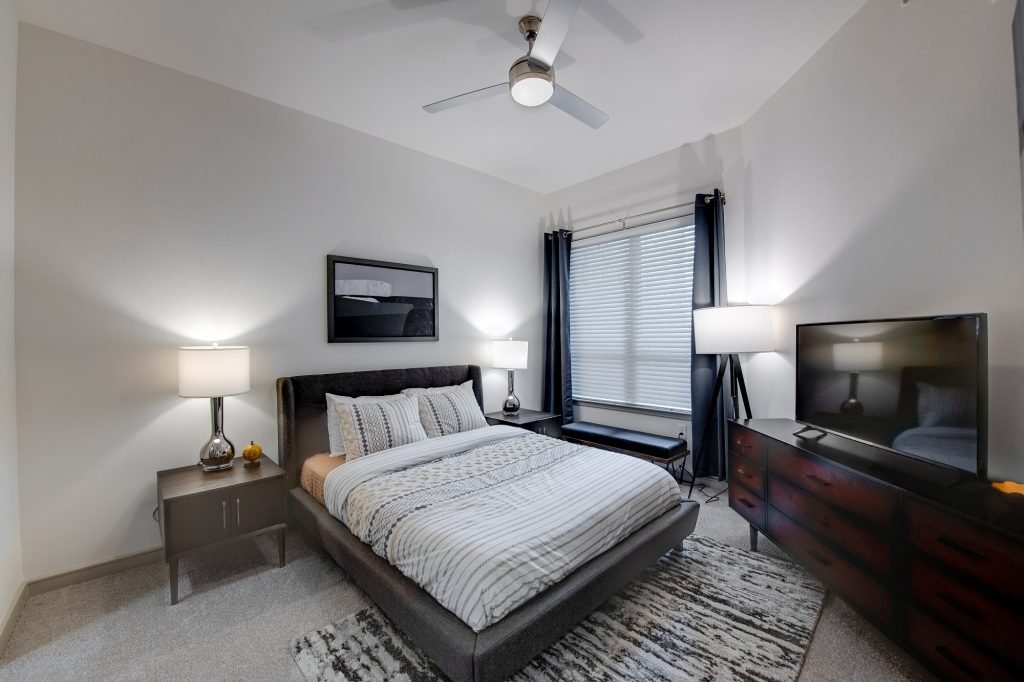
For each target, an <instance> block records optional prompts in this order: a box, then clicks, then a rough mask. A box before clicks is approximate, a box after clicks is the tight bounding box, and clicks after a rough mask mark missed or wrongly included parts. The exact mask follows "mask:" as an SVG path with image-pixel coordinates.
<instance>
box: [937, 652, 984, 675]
mask: <svg viewBox="0 0 1024 682" xmlns="http://www.w3.org/2000/svg"><path fill="white" fill-rule="evenodd" d="M935 650H936V651H938V652H939V654H941V655H942V657H943V658H945V659H946V660H947V661H949V662H950V663H952V664H953V665H955V666H956V667H957V668H960V670H961V671H963V672H964V674H966V675H967V676H968V677H970V678H971V679H972V680H980V679H981V674H979V673H978V671H977V670H975V669H974V668H972V667H971V666H969V665H967V663H965V662H964V661H963V659H961V658H960V657H959V656H957V655H956V654H954V653H953V652H952V651H951V650H950V648H949V647H948V646H946V645H945V644H940V645H939V646H937V647H935Z"/></svg>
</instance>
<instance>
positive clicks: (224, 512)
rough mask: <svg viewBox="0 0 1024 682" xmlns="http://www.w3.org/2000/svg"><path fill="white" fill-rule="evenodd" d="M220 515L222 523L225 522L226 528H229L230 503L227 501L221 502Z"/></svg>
mask: <svg viewBox="0 0 1024 682" xmlns="http://www.w3.org/2000/svg"><path fill="white" fill-rule="evenodd" d="M220 516H221V523H223V524H224V530H227V529H228V503H227V502H221V503H220Z"/></svg>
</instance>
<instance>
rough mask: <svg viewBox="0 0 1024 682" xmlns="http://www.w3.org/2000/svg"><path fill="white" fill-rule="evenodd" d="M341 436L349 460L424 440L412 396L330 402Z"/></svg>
mask: <svg viewBox="0 0 1024 682" xmlns="http://www.w3.org/2000/svg"><path fill="white" fill-rule="evenodd" d="M334 407H335V409H336V410H337V411H338V420H339V421H340V422H341V432H342V434H343V435H344V437H345V457H346V459H347V461H349V462H351V461H352V460H353V459H356V458H358V457H362V456H363V455H369V454H372V453H374V452H379V451H381V450H389V449H391V448H395V447H398V446H400V445H406V444H408V443H415V442H417V441H421V440H426V439H427V434H426V432H425V431H424V430H423V424H421V423H420V416H419V412H418V410H417V403H416V398H413V397H402V398H397V399H395V400H386V401H380V402H372V403H371V402H353V403H340V402H336V403H335V404H334Z"/></svg>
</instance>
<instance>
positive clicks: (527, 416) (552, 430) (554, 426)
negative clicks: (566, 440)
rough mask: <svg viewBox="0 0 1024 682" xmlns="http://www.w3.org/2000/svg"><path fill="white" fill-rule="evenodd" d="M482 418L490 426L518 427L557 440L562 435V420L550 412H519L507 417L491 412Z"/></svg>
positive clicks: (503, 414)
mask: <svg viewBox="0 0 1024 682" xmlns="http://www.w3.org/2000/svg"><path fill="white" fill-rule="evenodd" d="M484 417H485V418H486V419H487V423H488V424H490V425H491V426H495V425H497V424H508V425H510V426H518V427H520V428H523V429H526V430H527V431H533V432H534V433H540V434H542V435H545V436H551V437H552V438H558V437H560V436H561V433H562V429H561V426H562V418H561V417H559V416H558V415H557V414H553V413H551V412H538V411H537V410H519V414H516V415H507V414H505V413H504V412H491V413H489V414H485V415H484Z"/></svg>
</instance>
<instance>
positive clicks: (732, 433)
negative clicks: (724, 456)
mask: <svg viewBox="0 0 1024 682" xmlns="http://www.w3.org/2000/svg"><path fill="white" fill-rule="evenodd" d="M729 450H731V451H732V452H735V453H736V454H737V455H743V456H744V457H746V458H747V459H749V460H750V461H751V462H753V463H754V464H757V465H758V466H764V463H765V457H766V453H767V451H768V445H767V443H766V441H765V439H764V438H762V437H761V436H758V435H757V434H756V433H754V432H753V431H749V430H747V429H745V428H743V427H742V426H737V425H736V424H730V425H729Z"/></svg>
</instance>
